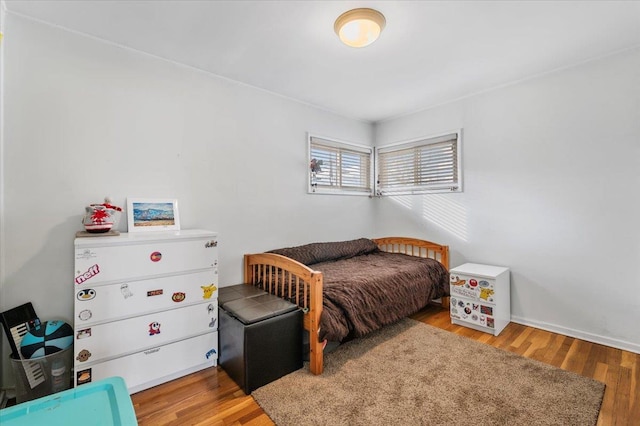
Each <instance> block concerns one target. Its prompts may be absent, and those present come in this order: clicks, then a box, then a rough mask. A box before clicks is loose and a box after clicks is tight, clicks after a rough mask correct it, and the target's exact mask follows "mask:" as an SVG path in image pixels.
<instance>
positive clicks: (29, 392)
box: [11, 346, 73, 404]
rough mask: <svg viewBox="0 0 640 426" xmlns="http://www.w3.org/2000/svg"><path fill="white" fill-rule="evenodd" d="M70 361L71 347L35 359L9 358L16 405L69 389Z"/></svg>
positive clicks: (71, 356)
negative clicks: (14, 386)
mask: <svg viewBox="0 0 640 426" xmlns="http://www.w3.org/2000/svg"><path fill="white" fill-rule="evenodd" d="M72 361H73V346H70V347H68V348H67V349H64V350H61V351H59V352H56V353H54V354H50V355H46V356H43V357H40V358H35V359H17V358H15V357H14V356H11V365H12V366H13V373H14V376H15V380H16V403H18V404H19V403H21V402H25V401H31V400H32V399H36V398H40V397H43V396H47V395H51V394H53V393H56V392H60V391H63V390H66V389H69V388H70V387H71V367H72Z"/></svg>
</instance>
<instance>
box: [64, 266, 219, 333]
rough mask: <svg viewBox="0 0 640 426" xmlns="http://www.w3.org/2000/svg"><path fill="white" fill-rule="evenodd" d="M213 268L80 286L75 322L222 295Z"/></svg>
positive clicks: (84, 323) (83, 323)
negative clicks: (144, 278) (173, 274)
mask: <svg viewBox="0 0 640 426" xmlns="http://www.w3.org/2000/svg"><path fill="white" fill-rule="evenodd" d="M217 284H218V275H217V274H214V271H213V270H211V269H210V270H208V271H201V272H195V273H190V274H183V275H176V276H165V277H160V278H151V279H146V280H139V281H127V282H122V283H114V284H108V285H102V286H90V285H82V286H76V288H75V292H76V296H75V316H76V320H75V324H76V327H82V328H85V327H86V326H88V325H91V324H95V323H100V322H105V321H109V320H115V319H121V318H126V317H130V316H133V315H143V314H146V313H148V312H155V311H159V310H163V309H173V308H177V307H181V306H187V305H192V304H194V303H199V302H203V301H205V300H215V299H217V297H218V290H217Z"/></svg>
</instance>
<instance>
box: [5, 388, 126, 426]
mask: <svg viewBox="0 0 640 426" xmlns="http://www.w3.org/2000/svg"><path fill="white" fill-rule="evenodd" d="M137 424H138V421H137V419H136V413H135V411H134V409H133V403H132V402H131V397H130V396H129V391H128V390H127V386H126V384H125V383H124V380H123V379H122V377H110V378H108V379H103V380H100V381H97V382H95V383H87V384H85V385H81V386H78V387H76V388H74V389H68V390H66V391H62V392H58V393H56V394H53V395H49V396H45V397H42V398H38V399H35V400H33V401H28V402H23V403H21V404H18V405H15V406H13V407H9V408H5V409H3V410H0V425H2V426H17V425H20V426H23V425H24V426H27V425H28V426H37V425H47V426H58V425H60V426H63V425H64V426H75V425H78V426H91V425H96V426H97V425H100V426H110V425H123V426H129V425H137Z"/></svg>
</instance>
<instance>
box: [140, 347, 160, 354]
mask: <svg viewBox="0 0 640 426" xmlns="http://www.w3.org/2000/svg"><path fill="white" fill-rule="evenodd" d="M156 352H160V348H153V349H149V350H147V351H144V354H145V355H151V354H155V353H156Z"/></svg>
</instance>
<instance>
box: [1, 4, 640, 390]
mask: <svg viewBox="0 0 640 426" xmlns="http://www.w3.org/2000/svg"><path fill="white" fill-rule="evenodd" d="M347 4H351V5H352V3H351V2H348V3H347ZM354 4H355V3H354ZM630 4H631V3H626V5H627V6H626V7H629V8H630V6H629V5H630ZM358 5H361V4H360V3H358ZM12 6H13V8H12ZM582 6H585V5H582ZM585 7H586V6H585ZM347 8H348V6H347V5H340V4H338V5H333V6H332V10H330V13H328V15H331V18H330V21H331V22H332V21H333V19H335V16H337V14H338V12H339V11H342V9H347ZM12 9H15V11H12ZM19 10H20V9H19V6H18V5H17V4H16V5H13V4H12V3H11V2H7V4H6V9H5V7H3V9H2V17H3V18H2V31H3V33H4V38H3V41H2V55H3V61H2V62H3V68H4V69H3V85H2V102H3V108H2V111H3V123H2V145H1V148H2V207H1V208H2V210H1V216H2V219H1V221H2V222H1V226H2V228H1V236H0V238H1V240H0V269H1V272H0V274H1V276H0V294H1V301H0V310H5V309H7V308H9V307H12V306H16V305H18V304H21V303H24V302H26V301H32V302H33V303H34V305H35V306H36V308H37V310H38V312H39V313H40V315H41V316H43V317H54V316H55V317H60V316H61V317H63V318H65V319H67V320H68V321H70V320H71V316H72V314H71V312H72V300H73V293H72V291H73V290H72V288H71V286H70V285H69V283H70V282H71V281H72V269H73V267H72V255H71V253H72V252H71V242H72V237H71V236H72V235H73V234H74V233H75V231H77V230H79V229H80V218H81V215H82V211H83V207H84V206H85V205H86V204H88V203H91V202H98V201H100V200H101V198H102V197H104V196H105V195H110V196H111V197H112V198H113V201H114V203H116V204H120V205H123V204H124V202H125V199H126V197H128V196H144V197H175V198H177V199H179V202H180V209H181V215H182V226H183V227H184V228H205V229H211V230H214V231H217V232H219V233H220V247H221V250H220V279H221V283H222V282H224V283H229V284H235V283H238V282H240V281H241V279H242V255H243V254H244V253H246V252H250V251H251V252H258V251H262V250H268V249H272V248H276V247H282V246H287V245H294V244H303V243H307V242H312V241H331V240H344V239H350V238H358V237H361V236H367V237H377V236H385V235H391V234H394V235H406V236H413V237H418V238H424V239H428V240H432V241H437V242H439V243H442V244H447V245H449V247H450V248H451V265H452V266H455V265H458V264H461V263H464V262H465V261H470V260H473V261H476V262H485V263H489V264H497V265H507V266H509V267H510V268H511V271H512V314H513V317H512V320H513V321H514V322H519V323H522V324H526V325H531V326H534V327H540V328H543V329H548V330H551V331H554V332H558V333H561V334H566V335H572V336H575V337H579V338H582V339H585V340H588V341H594V342H598V343H601V344H604V345H608V346H612V347H617V348H622V349H625V350H628V351H631V352H635V353H639V352H640V334H639V333H638V329H637V323H638V314H637V312H638V310H639V308H640V295H639V293H638V291H637V287H638V280H639V278H638V276H640V270H639V268H640V266H639V265H640V262H638V259H639V258H640V238H639V236H640V224H639V223H638V220H637V217H639V216H640V200H639V199H638V197H637V195H636V192H637V190H636V188H638V186H639V185H640V169H639V168H638V158H639V157H640V151H639V150H640V144H638V140H639V139H640V120H639V119H638V115H639V110H638V108H639V103H638V99H639V98H640V82H639V81H638V78H639V77H638V73H637V71H636V70H637V69H639V68H640V50H639V47H638V46H639V45H640V39H639V37H640V36H639V35H638V29H637V28H638V26H637V25H636V26H635V27H633V26H631V27H629V26H627V27H626V28H631V29H628V31H627V33H624V32H623V33H622V34H621V35H618V37H617V38H616V37H613V36H611V37H610V38H609V35H610V34H611V33H612V31H611V32H607V31H606V29H607V26H605V25H603V26H599V27H597V28H598V30H599V31H601V33H598V32H596V33H595V34H591V37H592V38H588V40H590V44H589V45H590V46H592V47H593V50H589V51H588V54H587V55H586V56H580V54H581V51H579V50H577V49H576V50H575V51H573V50H572V51H570V52H569V53H571V54H569V53H567V58H566V60H563V61H560V62H558V63H556V64H553V66H550V67H547V68H545V69H534V70H533V71H529V72H528V73H525V72H523V73H521V74H519V75H517V76H515V77H513V78H511V79H510V80H507V81H499V82H498V81H496V82H493V83H492V84H490V85H488V86H486V87H483V88H482V90H480V89H475V90H471V89H470V90H469V91H467V92H462V93H460V94H458V95H456V96H454V97H451V98H449V99H446V102H445V100H442V101H440V102H434V103H427V104H422V105H415V106H413V107H412V108H409V109H405V110H402V111H400V110H398V112H391V113H388V115H386V116H382V117H377V118H373V119H371V118H366V116H365V117H361V116H360V113H359V112H358V111H357V110H355V109H354V110H352V112H351V113H342V114H339V113H334V112H331V111H328V110H327V109H324V108H319V107H317V106H314V105H312V104H311V103H309V102H307V103H304V102H299V101H296V100H294V99H291V98H290V97H287V96H282V95H278V94H274V93H272V92H269V91H266V90H261V89H258V88H256V87H254V86H256V85H248V84H244V83H238V82H236V81H234V79H232V78H221V77H217V76H215V75H213V74H210V73H206V72H203V71H198V70H197V69H195V68H191V67H187V66H184V65H180V64H179V63H178V62H179V61H175V62H170V61H167V60H163V59H161V58H159V57H158V56H153V55H149V54H145V53H142V52H140V51H137V50H133V49H128V48H123V47H122V46H120V45H119V44H116V43H110V42H104V41H101V40H100V39H98V38H94V37H89V36H85V35H83V34H82V32H81V31H77V32H74V31H67V30H65V29H64V28H63V27H64V26H65V25H63V24H60V26H55V25H50V24H47V23H46V22H42V21H39V20H37V19H32V18H29V17H28V16H25V15H23V14H21V13H19ZM60 10H61V11H64V10H63V9H60ZM590 10H591V12H592V14H593V15H596V16H597V15H598V14H601V15H603V16H610V15H607V14H606V13H605V11H604V10H603V11H598V10H593V9H590ZM605 10H608V11H611V9H605ZM613 10H614V11H615V9H613ZM627 10H632V11H633V10H634V11H635V12H636V17H637V11H638V10H637V8H636V9H627ZM612 13H613V12H612ZM613 16H614V17H616V18H618V19H620V18H621V17H625V16H626V20H625V21H624V22H626V23H627V24H628V23H633V20H632V19H633V14H632V13H631V12H628V13H626V14H625V13H619V14H616V13H614V14H613ZM387 18H388V20H389V19H390V17H389V16H388V17H387ZM612 19H613V18H612ZM123 22H124V21H123ZM607 22H608V21H607ZM635 22H636V24H637V19H636V21H635ZM123 25H124V23H123ZM609 25H613V24H612V23H609ZM391 28H392V25H391V23H389V28H387V30H389V33H390V32H391ZM572 31H573V32H579V27H577V28H572ZM568 33H571V32H569V31H568ZM386 34H388V33H386ZM386 34H385V33H383V35H386ZM323 37H326V42H327V43H329V42H335V41H336V38H335V35H334V34H333V32H332V29H331V28H329V30H328V34H326V36H323ZM502 37H504V36H502ZM596 41H599V42H598V43H596ZM169 42H170V40H167V43H169ZM383 42H384V39H381V40H379V42H377V43H380V45H382V46H384V44H383ZM375 46H376V45H373V46H372V47H371V48H373V47H375ZM337 47H338V46H337ZM340 47H341V46H340ZM542 50H544V49H542ZM363 51H364V52H365V53H366V51H367V50H366V49H365V50H363ZM342 52H343V53H344V52H345V51H344V50H342ZM346 52H349V53H352V51H349V50H347V51H346ZM369 52H371V50H369ZM237 55H239V56H238V57H227V58H226V60H227V61H229V62H231V61H233V60H238V61H240V59H241V58H240V53H237ZM344 60H345V61H346V64H349V63H350V61H354V59H349V60H347V59H344ZM319 65H322V64H319ZM477 65H478V66H480V65H481V64H480V63H479V64H477ZM505 66H506V65H505ZM269 78H275V77H274V76H269V75H265V77H264V79H265V81H266V80H268V79H269ZM490 89H491V90H490ZM386 101H389V102H390V101H391V100H390V99H386V98H380V99H377V100H376V102H373V103H374V104H375V103H384V102H386ZM362 109H364V106H363V107H362ZM455 128H462V129H464V140H463V144H464V146H463V165H464V166H463V167H464V192H462V193H457V194H430V195H421V196H411V197H395V198H380V199H378V198H374V199H369V198H367V197H338V196H333V197H332V196H317V195H310V194H307V192H306V165H307V153H306V152H307V146H306V134H307V132H312V133H317V134H322V135H327V136H331V137H334V138H337V139H341V140H347V141H353V142H359V143H362V144H365V145H378V146H381V145H384V144H389V143H394V142H399V141H403V140H408V139H412V138H415V137H419V136H424V135H430V134H437V133H440V132H442V131H447V130H451V129H455ZM292 211H295V212H296V213H295V214H292V213H291V212H292ZM278 218H281V219H282V220H277V219H278ZM120 228H121V230H124V229H126V223H122V224H121V226H120ZM5 343H6V341H4V340H3V348H2V359H3V370H2V372H3V374H2V377H3V380H2V381H3V383H2V387H6V386H10V382H9V381H8V380H9V377H8V376H9V374H8V371H9V369H10V366H9V365H8V363H7V362H6V360H7V357H8V348H7V347H6V345H5Z"/></svg>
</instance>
